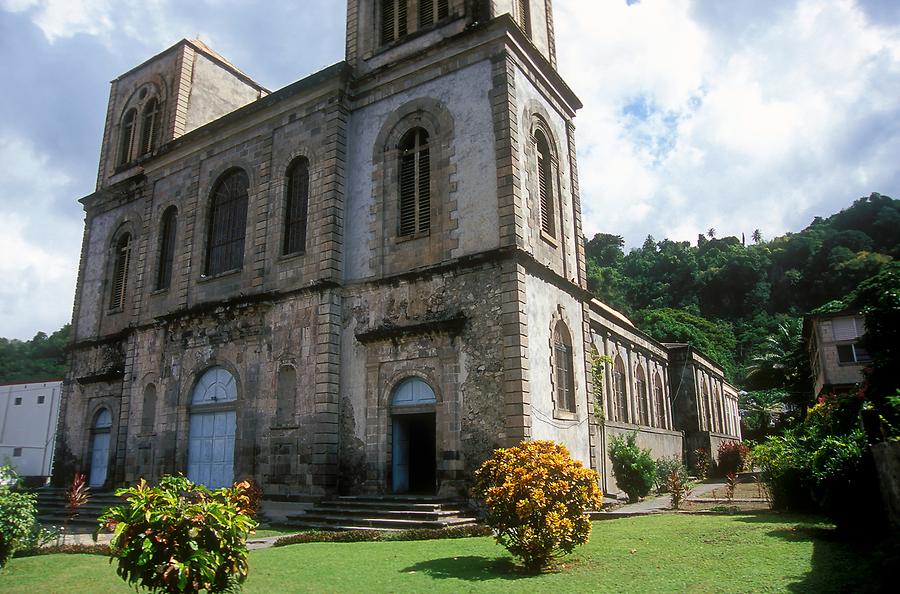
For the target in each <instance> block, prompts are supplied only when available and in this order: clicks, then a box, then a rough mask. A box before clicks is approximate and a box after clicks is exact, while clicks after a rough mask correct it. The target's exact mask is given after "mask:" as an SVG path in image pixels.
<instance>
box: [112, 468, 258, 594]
mask: <svg viewBox="0 0 900 594" xmlns="http://www.w3.org/2000/svg"><path fill="white" fill-rule="evenodd" d="M247 487H248V484H247V483H239V484H236V485H235V486H234V487H232V488H230V489H227V488H225V489H218V490H216V491H211V490H209V489H207V488H206V487H204V486H203V485H195V484H194V483H192V482H191V481H189V480H188V479H186V478H184V477H183V476H166V477H163V478H162V479H161V480H160V483H159V486H157V487H152V486H150V485H148V484H147V482H146V481H144V480H143V479H141V482H140V483H138V484H137V485H136V486H134V487H131V488H128V489H119V490H118V491H116V495H118V496H119V497H124V498H125V500H126V504H125V505H123V506H120V507H114V508H110V509H108V510H107V511H106V513H104V514H103V516H101V518H100V524H101V526H102V527H105V528H106V529H108V530H111V531H113V532H114V534H113V539H112V542H110V552H111V555H112V557H113V558H114V559H117V560H118V568H117V572H118V574H119V576H120V577H121V578H122V579H124V580H125V581H127V582H128V583H129V584H130V585H132V586H135V587H143V588H147V589H148V590H150V591H152V592H199V591H200V590H207V591H209V592H224V591H234V590H236V589H237V588H238V587H239V586H240V584H241V583H242V582H243V581H244V580H245V579H246V578H247V571H248V566H247V545H246V541H247V537H248V536H249V535H250V533H251V532H253V530H254V529H255V528H256V522H255V521H254V520H253V519H252V518H251V517H250V515H249V514H248V513H247V508H248V506H249V504H250V501H249V498H248V497H247V495H246V494H245V490H246V489H247Z"/></svg>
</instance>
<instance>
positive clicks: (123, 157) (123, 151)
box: [119, 108, 137, 165]
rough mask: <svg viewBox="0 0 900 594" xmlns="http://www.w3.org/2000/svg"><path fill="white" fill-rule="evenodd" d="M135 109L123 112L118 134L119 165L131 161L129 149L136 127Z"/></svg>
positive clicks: (132, 142) (132, 144) (131, 145)
mask: <svg viewBox="0 0 900 594" xmlns="http://www.w3.org/2000/svg"><path fill="white" fill-rule="evenodd" d="M136 120H137V110H136V109H134V108H132V109H129V110H128V111H126V112H125V116H124V117H123V118H122V127H121V129H120V131H119V132H120V136H119V165H124V164H125V163H128V162H129V161H131V149H132V147H133V146H134V132H135V128H136V127H137V121H136Z"/></svg>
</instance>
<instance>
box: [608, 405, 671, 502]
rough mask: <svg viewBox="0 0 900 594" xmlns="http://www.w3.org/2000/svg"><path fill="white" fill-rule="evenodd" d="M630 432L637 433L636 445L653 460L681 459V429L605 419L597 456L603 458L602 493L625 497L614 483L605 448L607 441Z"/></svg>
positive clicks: (614, 479)
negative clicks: (644, 450) (636, 424)
mask: <svg viewBox="0 0 900 594" xmlns="http://www.w3.org/2000/svg"><path fill="white" fill-rule="evenodd" d="M631 432H635V433H637V439H636V440H635V443H636V444H637V446H638V447H639V448H642V449H649V450H650V455H651V456H652V457H653V459H654V460H659V459H660V458H672V457H675V458H678V459H682V455H683V451H684V434H683V433H682V432H681V431H670V430H668V429H658V428H655V427H642V426H635V425H630V424H627V423H617V422H612V421H607V422H606V424H605V425H604V428H603V439H602V441H601V443H600V448H601V451H600V452H598V456H602V457H603V460H604V467H603V468H604V469H605V471H604V472H603V473H602V476H601V488H602V489H603V493H604V494H613V495H616V496H617V498H623V497H625V495H624V494H623V493H620V491H619V486H618V485H617V484H616V477H615V475H614V474H613V472H612V461H611V460H610V459H609V455H608V453H607V449H608V448H609V442H610V441H611V440H612V439H613V438H614V437H616V436H623V435H628V434H629V433H631Z"/></svg>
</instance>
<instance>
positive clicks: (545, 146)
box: [534, 130, 556, 237]
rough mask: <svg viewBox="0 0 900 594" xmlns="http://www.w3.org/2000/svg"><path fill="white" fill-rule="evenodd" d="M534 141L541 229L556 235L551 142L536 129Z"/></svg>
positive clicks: (552, 235)
mask: <svg viewBox="0 0 900 594" xmlns="http://www.w3.org/2000/svg"><path fill="white" fill-rule="evenodd" d="M534 142H535V144H536V146H537V160H538V162H537V173H538V195H539V196H540V201H541V231H543V232H544V233H546V234H547V235H549V236H550V237H556V223H555V217H554V213H553V203H554V199H553V164H552V163H553V161H552V157H551V154H552V153H551V152H550V143H549V142H548V141H547V136H546V135H544V133H543V131H541V130H535V132H534Z"/></svg>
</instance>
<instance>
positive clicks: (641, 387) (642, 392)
mask: <svg viewBox="0 0 900 594" xmlns="http://www.w3.org/2000/svg"><path fill="white" fill-rule="evenodd" d="M635 383H636V384H637V386H636V387H637V397H638V410H639V411H640V416H641V418H640V420H639V421H638V422H639V423H640V424H641V425H649V424H650V407H649V405H648V403H647V376H646V375H644V368H643V367H638V368H637V379H636V380H635Z"/></svg>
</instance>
